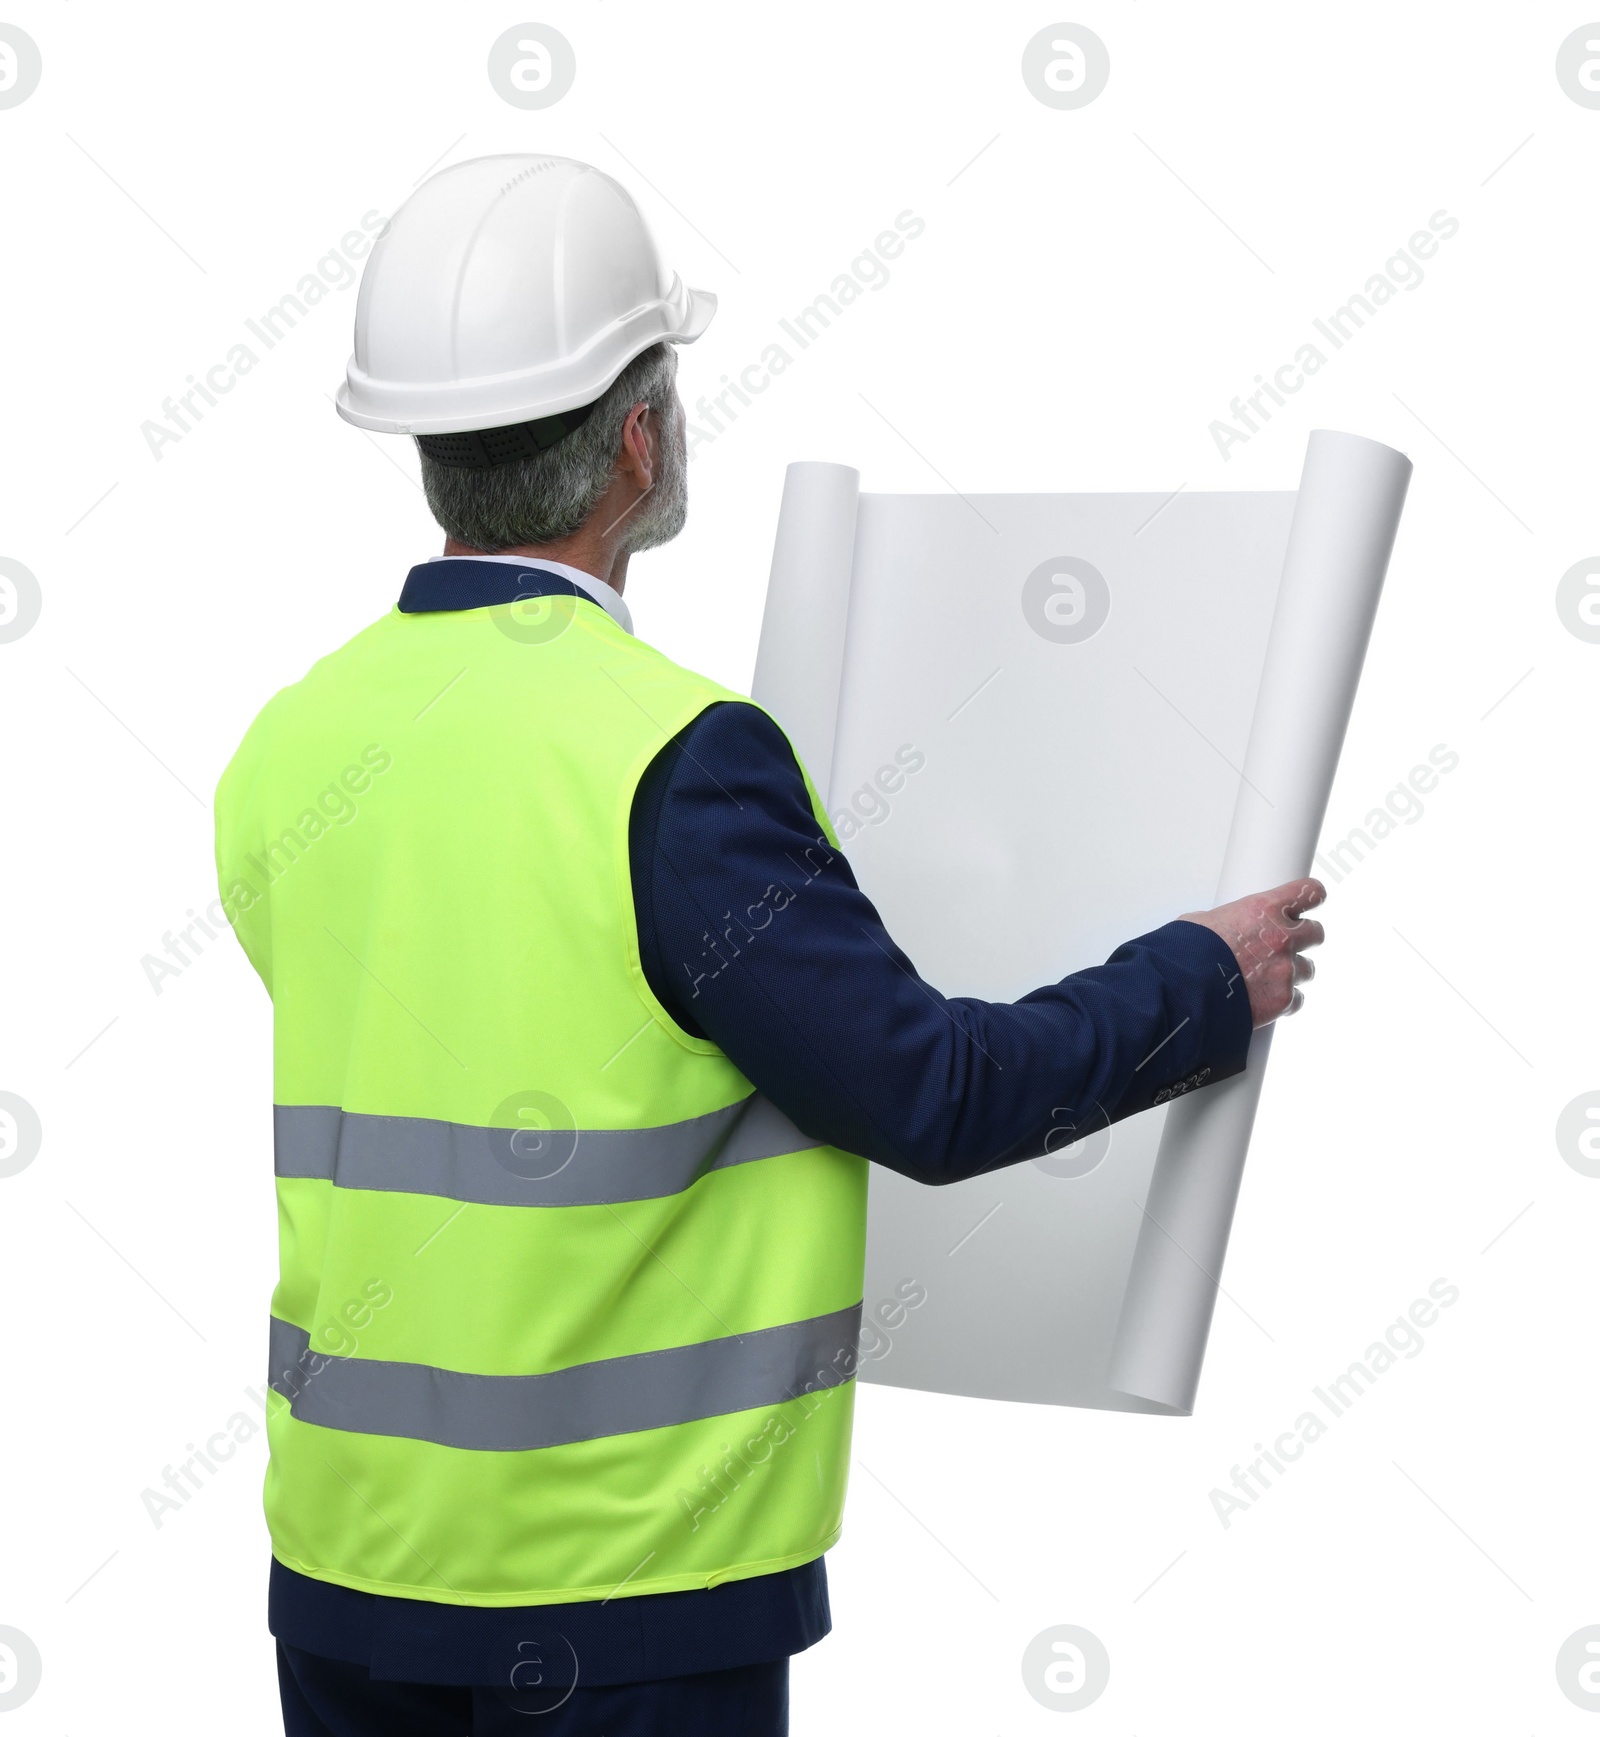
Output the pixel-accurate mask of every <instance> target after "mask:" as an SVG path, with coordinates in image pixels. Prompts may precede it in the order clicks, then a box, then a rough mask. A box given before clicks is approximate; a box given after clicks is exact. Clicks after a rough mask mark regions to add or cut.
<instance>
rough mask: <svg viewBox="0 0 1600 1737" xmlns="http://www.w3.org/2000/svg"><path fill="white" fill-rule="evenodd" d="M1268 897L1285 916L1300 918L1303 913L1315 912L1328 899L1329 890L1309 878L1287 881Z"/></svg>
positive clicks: (1275, 888)
mask: <svg viewBox="0 0 1600 1737" xmlns="http://www.w3.org/2000/svg"><path fill="white" fill-rule="evenodd" d="M1268 896H1269V897H1270V898H1271V900H1272V902H1273V904H1274V905H1276V906H1278V907H1279V909H1281V910H1282V912H1283V914H1284V916H1286V917H1298V916H1299V915H1300V913H1301V912H1302V911H1314V910H1315V909H1316V908H1317V906H1318V905H1320V904H1321V903H1322V901H1323V900H1324V899H1325V898H1327V896H1328V889H1327V888H1326V887H1325V886H1324V885H1323V884H1322V882H1321V881H1315V880H1311V879H1309V878H1308V879H1306V880H1303V881H1286V882H1285V883H1284V884H1283V885H1282V886H1281V887H1274V888H1273V890H1272V892H1271V893H1270V894H1269V895H1268Z"/></svg>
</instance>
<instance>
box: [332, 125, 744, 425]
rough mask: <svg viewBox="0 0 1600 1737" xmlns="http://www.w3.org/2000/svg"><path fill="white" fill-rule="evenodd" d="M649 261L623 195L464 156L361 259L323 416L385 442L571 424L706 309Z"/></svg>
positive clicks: (547, 160)
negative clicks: (572, 415) (350, 349)
mask: <svg viewBox="0 0 1600 1737" xmlns="http://www.w3.org/2000/svg"><path fill="white" fill-rule="evenodd" d="M716 306H717V298H716V297H715V296H714V295H712V294H710V293H709V291H706V290H699V289H687V288H685V286H684V284H683V280H682V279H681V278H679V277H678V275H677V274H676V273H675V272H670V273H669V272H668V271H667V270H666V268H665V267H664V266H663V264H662V263H661V256H660V255H659V254H658V253H657V251H656V245H655V242H654V241H653V240H652V239H651V236H650V231H649V230H648V229H647V228H646V227H645V221H644V218H643V217H642V216H641V215H640V213H639V208H638V206H636V205H635V204H634V202H633V200H632V198H631V197H630V196H629V194H628V192H627V190H626V189H625V188H624V187H622V186H621V185H619V183H617V182H616V181H613V180H612V179H611V177H610V176H609V175H606V174H603V173H602V172H601V171H600V170H598V169H593V168H590V166H589V165H588V164H587V163H576V162H573V161H571V160H570V159H568V158H566V157H537V156H503V157H476V158H474V159H473V160H472V161H470V162H466V163H457V164H455V165H454V166H453V167H451V168H449V169H443V170H441V171H440V172H439V173H438V174H437V175H434V176H432V177H431V178H430V179H429V180H427V181H424V182H423V184H422V185H421V186H420V187H419V188H418V189H417V190H416V192H415V193H413V194H412V195H411V197H410V198H409V199H408V200H406V202H405V204H403V205H402V206H401V207H400V209H399V210H398V211H396V212H395V214H394V216H393V217H392V218H390V220H389V222H388V224H387V225H386V226H385V228H384V230H383V232H382V233H381V234H380V236H379V238H378V241H377V244H376V245H375V246H374V248H373V250H372V254H371V257H370V258H369V259H368V260H367V264H366V269H365V271H364V272H363V273H362V276H361V291H360V295H359V297H358V299H357V302H356V335H355V354H354V355H353V356H352V357H351V358H350V367H349V370H348V372H347V374H346V378H345V384H344V385H343V386H341V387H340V389H339V396H338V400H337V403H338V410H339V414H340V415H341V416H342V417H343V418H344V419H345V421H346V422H353V423H354V424H355V425H356V427H358V428H373V429H378V430H381V431H382V432H384V433H386V434H448V433H457V432H460V433H465V432H469V431H473V430H478V429H485V428H502V427H505V426H507V425H508V424H512V423H523V422H530V421H534V420H536V419H538V418H542V417H551V416H555V415H556V414H557V413H558V412H560V411H565V410H574V409H576V408H578V407H579V406H580V405H587V404H591V403H593V402H594V400H595V399H597V398H599V397H600V396H601V394H602V393H604V391H605V390H606V388H607V387H608V386H609V385H610V384H611V383H612V381H613V380H615V379H616V377H617V376H618V375H619V374H620V373H621V372H622V370H623V369H624V368H625V367H626V366H627V365H628V363H629V362H631V361H632V360H633V358H634V357H635V356H637V355H638V354H639V353H640V351H641V350H646V349H648V348H649V347H650V345H652V344H655V343H659V342H661V341H662V340H666V341H668V342H671V343H675V344H687V343H692V342H693V340H694V339H696V338H698V337H699V336H700V334H701V333H702V332H703V331H704V330H705V329H706V327H707V325H708V324H709V323H710V320H711V316H712V314H713V313H714V312H715V311H716Z"/></svg>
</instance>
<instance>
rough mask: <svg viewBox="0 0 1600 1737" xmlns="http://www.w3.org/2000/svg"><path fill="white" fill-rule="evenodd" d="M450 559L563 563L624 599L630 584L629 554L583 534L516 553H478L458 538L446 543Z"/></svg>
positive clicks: (522, 547)
mask: <svg viewBox="0 0 1600 1737" xmlns="http://www.w3.org/2000/svg"><path fill="white" fill-rule="evenodd" d="M444 552H445V554H446V555H491V554H492V555H515V556H517V557H518V558H520V559H521V560H525V561H560V562H561V563H562V564H563V565H564V566H567V567H576V568H577V569H578V571H579V572H580V573H589V574H592V575H593V576H594V577H595V578H596V579H598V580H599V581H600V583H601V584H602V585H609V586H610V587H611V589H612V590H613V591H615V592H616V594H617V595H618V596H619V597H620V596H621V595H622V591H623V587H624V586H625V585H626V584H627V580H628V551H627V550H626V549H619V548H616V547H614V546H611V545H610V540H609V539H607V538H604V537H600V536H585V535H584V532H583V531H581V530H580V531H578V532H576V533H575V534H574V535H573V536H570V537H563V538H562V539H561V541H560V542H558V543H522V544H519V545H518V546H517V547H516V548H514V549H474V548H473V547H472V545H471V544H470V543H458V542H457V541H456V539H455V538H454V537H446V538H445V540H444Z"/></svg>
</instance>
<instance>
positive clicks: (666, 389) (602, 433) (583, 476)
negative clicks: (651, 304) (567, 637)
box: [418, 343, 678, 554]
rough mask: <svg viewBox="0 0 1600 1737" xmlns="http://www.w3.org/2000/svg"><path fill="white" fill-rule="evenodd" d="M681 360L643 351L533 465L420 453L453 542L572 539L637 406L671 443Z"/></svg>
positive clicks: (483, 545) (658, 349)
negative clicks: (489, 465)
mask: <svg viewBox="0 0 1600 1737" xmlns="http://www.w3.org/2000/svg"><path fill="white" fill-rule="evenodd" d="M677 374H678V356H677V351H676V350H675V349H674V347H673V346H672V345H671V344H666V343H660V344H652V345H651V346H650V348H649V349H648V350H642V351H640V353H639V354H638V355H637V356H635V357H634V358H633V360H632V361H631V362H630V363H629V364H628V365H627V367H626V368H624V369H623V370H622V372H621V373H620V374H619V375H618V376H617V377H616V379H615V380H614V381H613V382H612V383H611V385H610V386H609V387H607V389H606V391H605V394H604V396H603V397H601V398H599V399H597V400H596V401H595V407H594V409H593V410H592V411H590V413H589V416H588V418H587V420H586V421H585V422H584V423H583V424H582V425H581V426H580V427H578V428H575V429H574V430H573V431H572V433H571V434H569V435H567V436H566V438H565V439H563V440H558V441H557V442H556V444H555V445H554V446H551V447H547V448H546V449H545V451H543V452H540V453H536V454H535V455H534V456H533V457H532V458H522V459H517V460H515V461H514V462H513V463H511V464H502V465H497V466H495V468H494V469H493V470H456V469H452V468H451V467H450V466H448V465H442V464H439V463H437V462H436V461H435V460H433V459H431V458H429V457H428V455H427V454H426V453H424V452H421V451H420V450H419V452H418V457H419V458H420V459H421V461H422V488H423V492H424V493H425V494H426V495H427V497H428V506H429V508H430V510H431V511H432V513H433V516H434V518H436V519H437V520H438V521H439V524H440V525H441V526H442V527H443V529H444V531H445V532H446V534H447V535H449V536H451V537H453V538H454V539H455V540H456V541H457V542H458V543H465V544H467V546H468V547H469V548H473V549H482V550H484V551H485V552H487V553H489V554H494V553H496V552H497V551H499V550H501V549H517V548H524V547H527V546H530V545H534V546H537V545H539V544H543V543H556V542H559V541H560V540H561V539H562V538H563V537H570V536H571V535H572V534H573V532H574V531H576V530H577V529H578V528H579V527H580V526H581V525H583V523H584V522H585V521H586V520H587V519H588V517H589V515H590V514H591V513H592V512H593V511H594V510H595V508H596V506H598V505H599V502H600V497H601V496H602V495H603V494H604V493H605V492H606V487H607V485H608V484H609V483H610V481H611V473H612V469H613V467H614V466H615V464H616V461H617V453H618V450H619V449H620V447H621V445H622V425H623V423H624V422H625V421H626V420H627V416H628V412H629V411H630V410H631V409H632V408H633V407H634V405H635V404H648V405H649V407H650V408H651V409H652V410H653V411H655V413H656V415H657V417H659V418H660V420H661V424H662V428H663V431H664V432H665V433H666V435H667V438H668V439H670V438H671V433H670V431H671V429H672V427H673V400H674V398H675V397H676V394H677V387H676V381H677Z"/></svg>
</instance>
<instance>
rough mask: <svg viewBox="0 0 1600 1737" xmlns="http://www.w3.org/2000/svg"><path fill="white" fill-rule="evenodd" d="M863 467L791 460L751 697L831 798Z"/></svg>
mask: <svg viewBox="0 0 1600 1737" xmlns="http://www.w3.org/2000/svg"><path fill="white" fill-rule="evenodd" d="M860 489H861V473H860V472H859V471H857V470H853V469H852V468H851V467H850V466H849V465H847V464H813V463H804V464H791V465H790V466H789V468H788V471H787V473H786V475H785V477H784V482H783V504H782V505H781V506H780V508H779V509H778V532H777V539H776V541H775V543H774V545H773V551H772V573H771V576H770V577H769V579H768V580H767V607H766V613H765V614H764V615H763V616H762V619H761V643H760V645H759V647H758V649H757V651H756V667H755V675H754V677H753V678H752V680H751V684H750V697H751V698H752V699H754V700H755V701H756V702H757V703H758V704H760V705H763V706H765V707H766V708H767V710H768V711H770V712H771V713H772V714H773V716H774V717H775V718H777V719H778V721H779V722H780V723H781V724H782V725H783V727H784V728H785V730H787V731H788V733H789V739H790V741H792V742H793V743H794V745H795V749H796V751H797V752H798V753H799V756H800V759H801V762H802V763H803V765H804V766H805V768H806V770H807V771H808V772H809V773H810V774H811V779H812V782H813V783H814V784H815V785H816V787H817V790H818V792H819V793H820V795H821V796H822V799H823V801H824V802H826V801H827V800H828V782H829V769H830V767H831V766H832V763H833V739H834V732H835V730H836V728H837V726H838V722H839V680H840V676H841V673H842V671H843V669H844V642H845V628H846V625H847V623H848V620H849V615H850V575H851V571H852V569H853V567H854V562H855V541H856V503H857V501H858V499H859V496H860Z"/></svg>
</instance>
